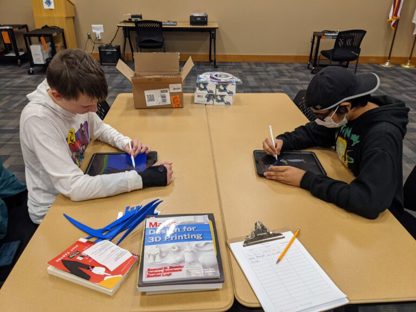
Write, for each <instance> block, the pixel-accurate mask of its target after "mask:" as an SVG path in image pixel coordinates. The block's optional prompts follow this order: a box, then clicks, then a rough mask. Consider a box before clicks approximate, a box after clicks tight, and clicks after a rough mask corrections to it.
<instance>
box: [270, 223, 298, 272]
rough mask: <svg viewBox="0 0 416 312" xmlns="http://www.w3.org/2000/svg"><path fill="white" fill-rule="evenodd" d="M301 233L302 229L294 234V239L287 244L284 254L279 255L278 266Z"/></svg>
mask: <svg viewBox="0 0 416 312" xmlns="http://www.w3.org/2000/svg"><path fill="white" fill-rule="evenodd" d="M299 232H300V229H297V230H296V232H295V234H293V236H292V238H291V239H290V241H289V243H287V245H286V247H285V249H284V250H283V251H282V253H281V254H280V255H279V258H277V261H276V264H278V263H279V262H280V261H281V260H282V259H283V257H284V256H285V254H286V253H287V251H288V250H289V248H290V246H292V244H293V242H294V241H295V238H296V237H298V235H299Z"/></svg>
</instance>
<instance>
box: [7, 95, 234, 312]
mask: <svg viewBox="0 0 416 312" xmlns="http://www.w3.org/2000/svg"><path fill="white" fill-rule="evenodd" d="M184 99H185V102H186V105H185V107H184V108H183V109H148V110H146V109H141V110H137V109H134V107H133V96H132V94H121V95H119V96H118V97H117V98H116V100H115V102H114V103H113V105H112V106H111V109H110V111H109V113H108V115H107V116H106V122H107V123H109V124H111V125H113V126H115V127H116V128H117V129H118V130H120V131H121V132H122V133H124V134H126V135H129V136H131V137H138V138H140V139H141V140H142V141H143V142H145V143H146V144H148V145H149V146H150V147H151V148H152V149H153V150H156V151H157V152H158V156H159V159H160V160H170V161H172V162H173V168H174V175H175V180H174V181H173V183H172V184H170V185H169V186H167V187H154V188H149V189H145V190H139V191H134V192H130V193H125V194H121V195H118V196H113V197H109V198H104V199H95V200H89V201H84V202H72V201H70V200H69V199H67V198H65V197H63V196H59V197H58V199H57V201H56V202H55V203H54V205H53V206H52V207H51V209H50V211H49V212H48V214H47V216H46V218H45V219H44V221H43V222H42V224H41V225H40V226H39V228H38V230H37V231H36V233H35V235H34V236H33V238H32V240H31V241H30V243H29V244H28V246H27V248H26V250H25V251H24V253H23V254H22V256H21V257H20V259H19V261H18V263H17V264H16V266H15V268H14V269H13V271H12V272H11V274H10V276H9V278H8V279H7V281H6V282H5V284H4V285H3V287H2V289H1V291H0V311H2V312H6V311H31V312H35V311H42V312H44V311H90V312H92V311H100V312H101V311H181V312H182V311H195V310H201V311H225V310H227V309H229V308H230V307H231V305H232V303H233V301H234V293H233V287H232V282H231V280H232V279H231V272H230V266H229V258H228V252H227V249H226V246H225V234H224V232H225V231H224V223H223V221H222V212H221V210H220V205H219V199H218V193H217V186H216V179H215V172H214V164H213V161H212V156H211V155H212V154H211V144H210V137H209V132H208V122H207V118H206V112H205V108H204V106H198V105H190V102H191V96H190V95H185V97H184ZM110 149H111V148H110V147H109V146H107V145H104V144H102V143H100V142H95V143H93V144H91V145H90V146H88V149H87V152H86V157H85V160H84V162H83V166H84V167H86V165H87V164H88V160H89V158H90V157H91V155H92V153H94V152H102V151H109V150H110ZM154 198H160V199H162V200H163V203H162V204H160V205H159V208H158V209H160V210H161V211H162V213H163V214H168V213H205V212H212V213H214V215H215V220H216V224H217V232H218V240H219V244H220V248H221V254H222V261H223V268H224V278H225V282H224V286H223V288H222V289H220V290H215V291H205V292H185V293H176V294H165V295H143V294H140V293H139V292H138V291H137V289H136V285H137V276H138V267H137V266H134V268H133V271H132V272H131V273H130V275H129V276H128V277H127V278H126V280H125V281H124V282H123V284H122V285H121V287H120V289H119V290H118V292H117V293H116V294H115V295H114V296H113V297H109V296H106V295H103V294H101V293H99V292H96V291H93V290H90V289H87V288H85V287H82V286H79V285H75V284H73V283H71V282H67V281H65V280H63V279H60V278H56V277H54V276H50V275H48V273H47V272H46V268H47V262H48V261H49V260H50V259H52V258H53V257H54V256H56V255H57V254H58V253H59V252H61V251H62V250H64V249H65V248H66V247H68V246H69V245H70V244H71V243H73V242H74V241H75V240H76V239H77V238H78V237H81V236H82V235H83V233H82V232H80V231H79V230H78V229H76V228H75V227H74V226H72V225H71V224H70V223H69V222H68V221H67V220H66V219H65V218H64V217H63V215H62V214H63V213H64V212H65V213H67V214H68V215H70V216H71V217H73V218H75V219H76V220H79V221H81V222H84V223H86V224H88V225H90V226H92V227H99V226H102V225H104V224H107V223H108V222H109V221H111V220H113V219H115V218H116V216H117V212H118V211H122V210H124V208H125V207H126V206H127V205H134V204H138V203H146V202H149V201H150V200H151V199H154ZM141 239H142V226H141V227H140V228H139V230H138V231H137V232H134V233H132V234H130V235H129V236H128V237H127V238H126V239H125V240H124V241H123V243H122V244H121V247H124V248H127V249H129V250H131V251H132V252H135V253H137V252H139V250H140V244H141Z"/></svg>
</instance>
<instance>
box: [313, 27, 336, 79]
mask: <svg viewBox="0 0 416 312" xmlns="http://www.w3.org/2000/svg"><path fill="white" fill-rule="evenodd" d="M337 36H338V32H337V31H332V30H323V31H314V32H313V34H312V39H311V50H310V52H309V61H308V65H307V68H308V69H310V70H312V71H313V70H314V69H315V68H316V66H317V65H318V54H319V46H320V44H321V39H336V38H337Z"/></svg>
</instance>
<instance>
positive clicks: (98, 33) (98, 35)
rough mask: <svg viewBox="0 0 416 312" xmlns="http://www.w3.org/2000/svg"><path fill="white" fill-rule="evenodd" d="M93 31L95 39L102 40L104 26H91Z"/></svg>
mask: <svg viewBox="0 0 416 312" xmlns="http://www.w3.org/2000/svg"><path fill="white" fill-rule="evenodd" d="M91 30H92V32H93V33H94V34H95V39H97V40H101V34H102V33H103V32H104V25H103V24H91Z"/></svg>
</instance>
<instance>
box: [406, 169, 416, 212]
mask: <svg viewBox="0 0 416 312" xmlns="http://www.w3.org/2000/svg"><path fill="white" fill-rule="evenodd" d="M403 194H404V207H405V208H406V209H409V210H413V211H416V166H415V167H414V168H413V170H412V172H411V173H410V174H409V176H408V177H407V179H406V182H405V183H404V186H403Z"/></svg>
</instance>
